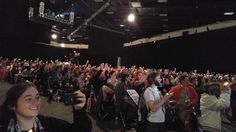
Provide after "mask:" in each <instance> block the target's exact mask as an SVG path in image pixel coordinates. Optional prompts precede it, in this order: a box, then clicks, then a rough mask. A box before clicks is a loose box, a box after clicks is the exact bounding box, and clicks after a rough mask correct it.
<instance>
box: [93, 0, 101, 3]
mask: <svg viewBox="0 0 236 132" xmlns="http://www.w3.org/2000/svg"><path fill="white" fill-rule="evenodd" d="M94 1H95V2H97V3H99V2H103V0H94Z"/></svg>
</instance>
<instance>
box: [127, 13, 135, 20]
mask: <svg viewBox="0 0 236 132" xmlns="http://www.w3.org/2000/svg"><path fill="white" fill-rule="evenodd" d="M134 19H135V16H134V14H133V13H130V14H129V16H128V21H129V22H133V21H134Z"/></svg>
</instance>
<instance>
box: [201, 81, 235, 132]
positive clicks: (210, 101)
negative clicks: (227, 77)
mask: <svg viewBox="0 0 236 132" xmlns="http://www.w3.org/2000/svg"><path fill="white" fill-rule="evenodd" d="M230 94H231V89H230V88H229V84H228V82H226V83H224V84H223V85H222V84H220V83H218V82H209V83H207V84H206V86H205V91H204V93H203V94H201V99H200V110H201V116H200V117H199V118H198V119H199V122H200V124H201V126H202V129H203V130H204V132H221V110H223V109H225V108H228V107H229V106H230Z"/></svg>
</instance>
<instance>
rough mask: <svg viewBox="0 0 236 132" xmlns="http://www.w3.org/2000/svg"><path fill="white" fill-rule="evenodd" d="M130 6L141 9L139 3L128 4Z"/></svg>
mask: <svg viewBox="0 0 236 132" xmlns="http://www.w3.org/2000/svg"><path fill="white" fill-rule="evenodd" d="M130 4H131V6H132V7H133V8H141V7H142V6H141V3H140V2H130Z"/></svg>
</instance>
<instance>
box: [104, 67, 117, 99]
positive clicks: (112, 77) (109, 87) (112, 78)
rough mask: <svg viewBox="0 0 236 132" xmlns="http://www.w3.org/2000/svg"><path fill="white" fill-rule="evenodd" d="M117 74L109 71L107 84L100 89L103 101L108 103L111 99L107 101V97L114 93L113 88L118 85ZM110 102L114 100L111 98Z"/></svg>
mask: <svg viewBox="0 0 236 132" xmlns="http://www.w3.org/2000/svg"><path fill="white" fill-rule="evenodd" d="M116 75H117V73H116V72H115V71H111V72H110V73H109V76H108V79H107V84H106V85H103V86H102V88H101V91H102V96H103V101H108V100H111V99H108V96H109V95H114V93H115V86H116V85H117V83H118V80H117V79H116ZM112 100H114V96H113V97H112Z"/></svg>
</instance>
